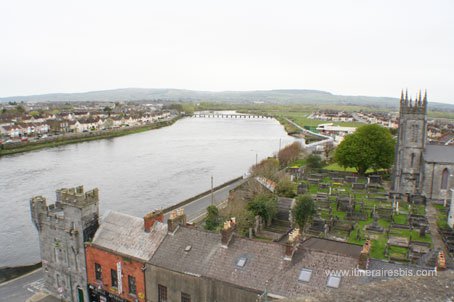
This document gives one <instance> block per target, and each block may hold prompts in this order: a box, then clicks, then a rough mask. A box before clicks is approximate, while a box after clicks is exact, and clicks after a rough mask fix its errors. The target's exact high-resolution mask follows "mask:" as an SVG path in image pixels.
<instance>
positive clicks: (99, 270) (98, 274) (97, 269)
mask: <svg viewBox="0 0 454 302" xmlns="http://www.w3.org/2000/svg"><path fill="white" fill-rule="evenodd" d="M95 277H96V280H99V281H102V267H101V265H100V264H99V263H95Z"/></svg>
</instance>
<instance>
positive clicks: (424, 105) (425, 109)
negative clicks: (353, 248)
mask: <svg viewBox="0 0 454 302" xmlns="http://www.w3.org/2000/svg"><path fill="white" fill-rule="evenodd" d="M422 105H423V107H424V111H427V89H426V90H425V91H424V99H423V100H422Z"/></svg>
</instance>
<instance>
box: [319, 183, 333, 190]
mask: <svg viewBox="0 0 454 302" xmlns="http://www.w3.org/2000/svg"><path fill="white" fill-rule="evenodd" d="M329 187H330V184H329V183H323V182H322V183H319V184H318V188H319V189H328V188H329Z"/></svg>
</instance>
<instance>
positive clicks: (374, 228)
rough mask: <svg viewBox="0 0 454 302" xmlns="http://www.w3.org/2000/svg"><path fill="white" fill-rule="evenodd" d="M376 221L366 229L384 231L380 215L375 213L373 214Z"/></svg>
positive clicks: (377, 231)
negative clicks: (379, 218)
mask: <svg viewBox="0 0 454 302" xmlns="http://www.w3.org/2000/svg"><path fill="white" fill-rule="evenodd" d="M373 218H374V221H373V222H372V224H369V225H367V226H366V230H368V231H372V232H376V233H383V230H384V229H383V228H382V227H381V226H380V225H379V224H378V215H377V213H374V215H373Z"/></svg>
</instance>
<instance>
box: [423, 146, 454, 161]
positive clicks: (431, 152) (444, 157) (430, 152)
mask: <svg viewBox="0 0 454 302" xmlns="http://www.w3.org/2000/svg"><path fill="white" fill-rule="evenodd" d="M424 160H425V161H426V162H430V163H449V164H454V146H452V145H450V146H443V145H426V149H425V150H424Z"/></svg>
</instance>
